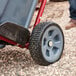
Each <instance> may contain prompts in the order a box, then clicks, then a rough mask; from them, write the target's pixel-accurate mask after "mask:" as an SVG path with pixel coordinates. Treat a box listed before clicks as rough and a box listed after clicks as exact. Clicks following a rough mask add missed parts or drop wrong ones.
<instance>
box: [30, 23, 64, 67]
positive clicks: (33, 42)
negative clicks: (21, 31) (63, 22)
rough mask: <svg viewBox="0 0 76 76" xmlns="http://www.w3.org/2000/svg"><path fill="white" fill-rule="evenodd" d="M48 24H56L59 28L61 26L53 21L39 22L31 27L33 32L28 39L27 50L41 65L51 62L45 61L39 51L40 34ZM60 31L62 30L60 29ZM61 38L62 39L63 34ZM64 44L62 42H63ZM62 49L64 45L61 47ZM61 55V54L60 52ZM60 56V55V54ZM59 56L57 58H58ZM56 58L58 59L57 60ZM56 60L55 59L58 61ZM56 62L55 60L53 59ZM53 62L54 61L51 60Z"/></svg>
mask: <svg viewBox="0 0 76 76" xmlns="http://www.w3.org/2000/svg"><path fill="white" fill-rule="evenodd" d="M49 26H56V27H58V28H59V29H60V30H61V28H60V27H59V26H58V25H57V24H56V23H53V22H44V23H40V24H38V25H37V26H36V27H35V28H34V29H33V32H32V34H31V37H30V40H29V43H30V44H29V51H30V54H31V56H32V58H33V60H34V61H35V62H36V63H37V64H39V65H42V66H48V65H49V64H52V63H50V62H48V61H46V60H45V59H44V57H43V55H42V52H41V38H42V35H43V34H44V32H45V31H46V29H47V28H48V27H49ZM61 32H62V30H61ZM62 35H63V32H62ZM63 39H64V35H63ZM63 45H64V44H63ZM62 49H64V46H63V48H62ZM61 55H62V54H61ZM60 58H61V56H60ZM60 58H59V59H60ZM59 59H58V60H59ZM58 60H57V61H58ZM55 62H56V61H55ZM53 63H54V62H53Z"/></svg>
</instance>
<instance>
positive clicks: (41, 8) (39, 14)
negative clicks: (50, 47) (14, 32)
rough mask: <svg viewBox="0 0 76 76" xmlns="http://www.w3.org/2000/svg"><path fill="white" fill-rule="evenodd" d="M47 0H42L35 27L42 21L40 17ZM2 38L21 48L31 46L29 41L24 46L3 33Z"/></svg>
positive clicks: (0, 38)
mask: <svg viewBox="0 0 76 76" xmlns="http://www.w3.org/2000/svg"><path fill="white" fill-rule="evenodd" d="M46 1H47V0H40V2H41V6H40V9H39V12H38V15H37V18H36V21H35V24H34V27H35V26H36V25H37V24H39V23H40V20H41V19H40V18H41V17H42V14H43V12H44V8H45V4H46ZM34 27H33V28H34ZM0 40H3V41H5V42H8V43H9V44H11V45H15V46H19V47H21V48H27V49H28V46H29V43H26V44H25V47H22V45H20V44H18V43H16V42H14V41H12V40H9V39H7V38H5V37H3V36H1V35H0Z"/></svg>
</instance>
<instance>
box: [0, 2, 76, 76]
mask: <svg viewBox="0 0 76 76" xmlns="http://www.w3.org/2000/svg"><path fill="white" fill-rule="evenodd" d="M68 8H69V4H68V2H58V3H53V2H50V3H48V4H47V5H46V7H45V11H44V14H43V18H42V21H51V20H52V21H54V22H56V23H58V24H59V25H60V27H61V28H62V30H63V32H64V36H65V47H64V52H63V55H62V57H61V59H60V60H59V61H58V62H56V63H54V64H52V65H49V66H45V67H44V66H39V65H37V64H35V63H34V61H33V60H32V58H31V56H30V54H29V50H27V49H21V48H18V47H15V46H6V47H5V48H3V49H1V50H0V76H76V28H73V29H71V30H69V31H66V30H65V28H64V27H65V25H66V24H67V23H68V21H69V11H68ZM36 14H37V12H35V15H34V18H33V20H32V23H31V25H33V22H34V21H35V18H36Z"/></svg>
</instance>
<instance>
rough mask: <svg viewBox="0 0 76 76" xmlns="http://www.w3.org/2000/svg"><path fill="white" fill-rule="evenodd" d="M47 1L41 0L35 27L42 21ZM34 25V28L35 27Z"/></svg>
mask: <svg viewBox="0 0 76 76" xmlns="http://www.w3.org/2000/svg"><path fill="white" fill-rule="evenodd" d="M46 1H47V0H40V2H41V6H40V9H39V12H38V15H37V18H36V21H35V24H34V27H35V26H36V25H37V24H39V23H40V20H41V17H42V14H43V12H44V8H45V5H46ZM34 27H33V28H34Z"/></svg>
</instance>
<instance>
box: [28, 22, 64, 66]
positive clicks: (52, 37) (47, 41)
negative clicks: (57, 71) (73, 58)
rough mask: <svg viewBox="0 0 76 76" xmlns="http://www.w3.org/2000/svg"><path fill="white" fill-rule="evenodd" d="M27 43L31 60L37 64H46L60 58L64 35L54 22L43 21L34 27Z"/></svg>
mask: <svg viewBox="0 0 76 76" xmlns="http://www.w3.org/2000/svg"><path fill="white" fill-rule="evenodd" d="M29 43H30V44H29V50H30V54H31V56H32V58H33V60H34V61H35V62H36V63H37V64H39V65H43V66H47V65H49V64H52V63H54V62H56V61H58V60H59V59H60V58H61V55H62V52H63V48H64V35H63V32H62V30H61V28H60V27H59V26H58V25H57V24H56V23H53V22H44V23H40V24H38V25H37V26H36V27H35V28H34V30H33V32H32V34H31V37H30V41H29Z"/></svg>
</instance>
